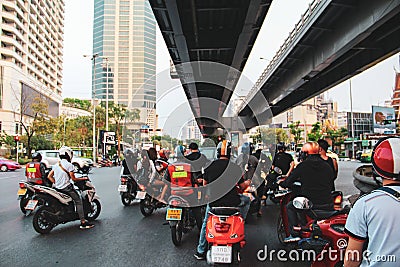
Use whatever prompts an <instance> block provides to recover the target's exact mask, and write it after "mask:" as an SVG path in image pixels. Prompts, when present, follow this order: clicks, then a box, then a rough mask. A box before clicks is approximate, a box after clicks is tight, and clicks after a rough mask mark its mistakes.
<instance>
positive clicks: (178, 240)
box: [171, 220, 183, 247]
mask: <svg viewBox="0 0 400 267" xmlns="http://www.w3.org/2000/svg"><path fill="white" fill-rule="evenodd" d="M182 224H183V221H182V220H181V221H179V222H178V223H177V224H176V226H171V237H172V243H174V245H175V246H177V247H179V246H180V245H181V244H182V232H183V225H182Z"/></svg>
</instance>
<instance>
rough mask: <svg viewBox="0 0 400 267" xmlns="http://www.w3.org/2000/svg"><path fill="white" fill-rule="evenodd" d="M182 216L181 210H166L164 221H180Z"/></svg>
mask: <svg viewBox="0 0 400 267" xmlns="http://www.w3.org/2000/svg"><path fill="white" fill-rule="evenodd" d="M181 216H182V209H172V208H168V209H167V215H166V216H165V219H166V220H167V221H180V220H181Z"/></svg>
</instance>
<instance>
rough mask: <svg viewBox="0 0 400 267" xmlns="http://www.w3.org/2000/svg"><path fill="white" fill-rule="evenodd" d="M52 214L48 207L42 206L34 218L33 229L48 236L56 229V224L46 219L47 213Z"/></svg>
mask: <svg viewBox="0 0 400 267" xmlns="http://www.w3.org/2000/svg"><path fill="white" fill-rule="evenodd" d="M46 211H47V212H52V209H51V208H50V207H48V206H41V207H40V208H39V209H38V210H37V211H36V213H35V215H34V216H33V220H32V223H33V228H34V229H35V231H36V232H38V233H39V234H48V233H50V231H51V230H52V229H53V228H54V226H55V225H54V224H53V223H52V222H49V221H48V220H47V219H46V216H45V212H46Z"/></svg>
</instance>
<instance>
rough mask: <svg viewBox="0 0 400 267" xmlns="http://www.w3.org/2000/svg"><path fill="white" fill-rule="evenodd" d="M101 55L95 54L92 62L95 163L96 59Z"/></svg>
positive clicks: (94, 151)
mask: <svg viewBox="0 0 400 267" xmlns="http://www.w3.org/2000/svg"><path fill="white" fill-rule="evenodd" d="M83 56H84V57H90V55H83ZM98 56H99V54H97V53H96V54H93V55H92V56H91V57H92V58H91V59H90V60H92V61H93V78H92V94H93V129H92V130H93V162H97V160H96V58H97V57H98Z"/></svg>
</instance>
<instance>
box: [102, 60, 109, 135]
mask: <svg viewBox="0 0 400 267" xmlns="http://www.w3.org/2000/svg"><path fill="white" fill-rule="evenodd" d="M102 58H103V59H105V60H106V76H107V79H106V131H108V57H102Z"/></svg>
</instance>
